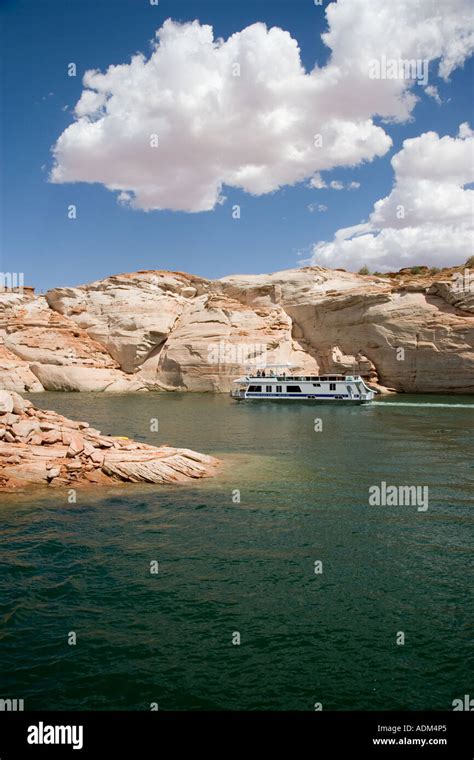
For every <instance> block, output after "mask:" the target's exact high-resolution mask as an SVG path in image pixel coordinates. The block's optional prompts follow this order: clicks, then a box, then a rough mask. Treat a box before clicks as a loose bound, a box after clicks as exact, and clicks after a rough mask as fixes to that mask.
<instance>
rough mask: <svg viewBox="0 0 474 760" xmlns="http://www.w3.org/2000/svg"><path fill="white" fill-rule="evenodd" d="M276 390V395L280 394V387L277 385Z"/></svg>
mask: <svg viewBox="0 0 474 760" xmlns="http://www.w3.org/2000/svg"><path fill="white" fill-rule="evenodd" d="M276 390H277V393H281V385H277V387H276Z"/></svg>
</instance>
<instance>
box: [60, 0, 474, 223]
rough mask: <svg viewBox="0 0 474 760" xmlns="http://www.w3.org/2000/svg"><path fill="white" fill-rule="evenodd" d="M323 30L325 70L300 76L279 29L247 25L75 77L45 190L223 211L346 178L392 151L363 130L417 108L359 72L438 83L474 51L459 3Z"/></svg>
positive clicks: (359, 8) (159, 47) (401, 8)
mask: <svg viewBox="0 0 474 760" xmlns="http://www.w3.org/2000/svg"><path fill="white" fill-rule="evenodd" d="M326 16H327V21H328V31H327V33H325V34H324V35H323V39H324V42H325V44H326V45H328V46H329V48H330V49H331V56H330V58H329V61H328V63H327V65H326V66H324V67H322V68H319V67H317V66H316V67H315V68H314V70H313V71H311V72H306V71H305V69H304V67H303V66H302V63H301V58H300V52H299V48H298V43H297V41H296V40H295V39H293V38H292V37H291V35H290V34H289V33H288V32H286V31H284V30H282V29H279V28H276V27H274V28H271V29H267V27H266V26H265V25H264V24H263V23H256V24H253V25H252V26H249V27H247V28H245V29H243V30H242V31H240V32H237V33H235V34H233V35H232V36H231V37H229V38H228V39H227V40H222V39H217V40H216V39H214V36H213V30H212V28H211V27H210V26H208V25H201V24H200V23H199V22H198V21H194V22H192V23H184V24H181V23H177V22H174V21H172V20H168V21H166V22H165V23H164V24H163V26H162V27H161V29H159V30H158V32H157V35H156V41H155V43H154V47H153V51H152V53H151V55H150V57H149V58H147V57H145V56H144V55H141V54H139V55H135V56H133V57H132V59H131V61H130V62H129V63H125V64H121V65H112V66H109V68H108V69H107V70H106V71H105V72H104V73H102V72H99V71H87V72H86V74H85V76H84V79H83V84H84V90H83V93H82V95H81V98H80V100H79V102H78V103H77V104H76V107H75V121H74V122H73V123H72V124H71V125H70V126H69V127H67V128H66V129H65V130H64V132H63V133H62V134H61V135H60V137H59V139H58V140H57V142H56V144H55V145H54V148H53V154H54V165H53V168H52V171H51V176H50V179H51V181H53V182H57V183H63V182H97V183H101V184H103V185H105V186H106V187H107V188H108V189H110V190H112V191H117V192H118V193H119V198H120V203H128V204H130V205H132V206H133V207H135V208H140V209H144V210H151V209H174V210H182V211H193V212H198V211H207V210H210V209H212V208H214V207H215V206H216V204H218V203H220V202H222V201H223V195H222V188H223V186H224V185H228V186H231V187H237V188H241V189H243V190H245V191H246V192H248V193H251V194H254V195H262V194H265V193H270V192H272V191H275V190H277V189H278V188H280V187H282V186H284V185H292V184H295V183H297V182H301V181H303V180H307V179H309V178H311V177H314V176H315V175H316V176H318V172H321V171H327V170H330V169H333V168H336V167H342V166H356V165H358V164H360V163H361V162H363V161H371V160H373V159H374V158H376V157H378V156H382V155H384V154H385V153H386V152H387V150H388V149H389V148H390V145H391V139H390V137H389V136H388V135H387V134H386V132H385V131H384V129H383V128H382V127H380V126H377V125H375V124H374V122H373V117H374V116H377V115H379V116H382V117H384V118H386V119H388V120H390V119H392V120H403V119H407V118H408V117H409V116H410V113H411V110H412V109H413V107H414V105H415V102H416V95H415V94H414V93H415V91H416V87H417V84H416V83H415V82H410V81H407V80H402V79H395V80H390V79H380V80H374V79H371V78H370V76H369V64H370V61H371V60H373V59H374V58H377V57H380V56H382V55H385V56H393V57H403V58H411V57H417V58H418V57H421V58H428V59H430V60H432V61H434V60H436V61H437V62H438V64H437V65H438V73H439V74H440V75H441V76H443V77H448V76H449V74H450V73H451V71H452V70H453V69H454V68H455V67H457V66H460V65H462V63H463V61H464V60H465V58H466V57H467V56H468V55H469V54H470V53H471V52H472V48H473V44H474V42H473V35H472V15H471V13H470V3H469V0H444V2H443V4H442V8H440V7H439V5H438V3H436V2H431V0H426V2H423V3H420V2H417V1H416V0H397V2H396V3H393V0H377V3H374V2H372V0H339V2H338V3H337V4H336V3H331V4H330V5H328V6H327V8H326ZM470 29H471V31H469V30H470ZM430 72H431V70H430ZM430 76H431V73H430Z"/></svg>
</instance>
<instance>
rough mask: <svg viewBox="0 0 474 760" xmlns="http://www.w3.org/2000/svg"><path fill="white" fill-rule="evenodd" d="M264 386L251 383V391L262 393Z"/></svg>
mask: <svg viewBox="0 0 474 760" xmlns="http://www.w3.org/2000/svg"><path fill="white" fill-rule="evenodd" d="M261 391H262V386H261V385H249V390H248V392H249V393H261Z"/></svg>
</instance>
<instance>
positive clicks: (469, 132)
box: [458, 121, 474, 140]
mask: <svg viewBox="0 0 474 760" xmlns="http://www.w3.org/2000/svg"><path fill="white" fill-rule="evenodd" d="M458 136H459V137H460V138H461V140H466V139H467V138H469V137H474V129H471V127H470V126H469V124H468V123H467V121H463V123H462V124H460V125H459V132H458Z"/></svg>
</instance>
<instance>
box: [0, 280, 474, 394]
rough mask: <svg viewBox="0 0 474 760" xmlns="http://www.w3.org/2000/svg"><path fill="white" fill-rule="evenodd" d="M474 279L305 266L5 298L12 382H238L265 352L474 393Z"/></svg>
mask: <svg viewBox="0 0 474 760" xmlns="http://www.w3.org/2000/svg"><path fill="white" fill-rule="evenodd" d="M469 276H470V277H471V282H473V283H474V273H472V272H471V273H470V274H469V272H467V273H466V271H465V270H464V268H463V267H457V268H452V269H447V270H443V271H442V272H440V273H438V274H430V273H429V271H428V270H427V269H424V270H422V271H421V272H420V274H418V275H414V274H412V273H411V272H410V271H405V270H403V271H401V272H399V273H395V274H392V275H390V276H383V277H382V276H381V277H376V276H362V275H357V274H353V273H350V272H344V271H339V270H330V269H325V268H323V267H305V268H302V269H294V270H287V271H284V272H275V273H273V274H265V275H234V276H230V277H224V278H222V279H220V280H206V279H204V278H200V277H195V276H193V275H186V274H183V273H181V272H159V271H150V272H136V273H133V274H123V275H116V276H113V277H108V278H106V279H104V280H101V281H98V282H94V283H91V284H89V285H84V286H82V287H77V288H57V289H54V290H51V291H49V292H48V293H47V295H46V298H43V297H39V298H34V297H32V296H31V295H28V296H23V297H22V296H20V295H13V294H9V295H8V294H7V295H5V296H4V295H0V386H1V387H4V388H10V389H17V390H20V391H21V390H39V389H41V388H45V389H47V390H80V391H88V390H101V391H124V390H130V391H138V390H145V389H146V390H192V391H227V390H229V388H230V387H231V386H232V381H233V379H235V377H236V376H238V375H240V374H242V370H243V368H244V367H245V365H246V364H255V363H258V362H259V361H261V363H267V364H276V363H290V364H293V365H294V366H295V367H297V368H298V369H300V370H301V371H302V372H304V373H307V372H316V373H317V372H320V373H331V372H349V373H352V372H357V373H360V374H362V375H363V376H364V377H365V378H367V379H368V380H369V381H371V382H373V383H376V384H379V386H382V387H388V388H393V389H395V390H399V391H406V392H458V393H472V392H474V348H473V346H474V303H473V292H472V291H473V290H474V287H472V288H471V289H470V288H469ZM466 283H467V286H466ZM35 383H36V384H37V385H36V386H35V387H32V385H34V384H35ZM38 385H39V387H38Z"/></svg>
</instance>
